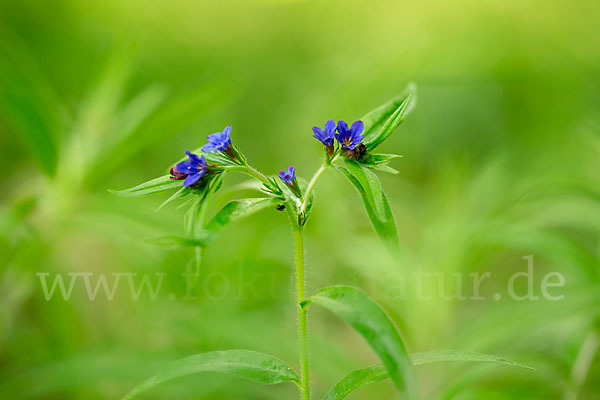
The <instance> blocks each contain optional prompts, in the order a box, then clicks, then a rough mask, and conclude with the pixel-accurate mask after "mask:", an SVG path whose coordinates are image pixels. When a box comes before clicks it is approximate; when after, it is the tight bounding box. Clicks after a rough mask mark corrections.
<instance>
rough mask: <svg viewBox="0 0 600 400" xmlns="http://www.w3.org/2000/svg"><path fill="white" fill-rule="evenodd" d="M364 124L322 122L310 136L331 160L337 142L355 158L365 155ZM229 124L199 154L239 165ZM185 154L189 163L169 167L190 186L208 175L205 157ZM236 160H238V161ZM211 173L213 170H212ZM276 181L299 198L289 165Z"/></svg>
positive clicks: (293, 171)
mask: <svg viewBox="0 0 600 400" xmlns="http://www.w3.org/2000/svg"><path fill="white" fill-rule="evenodd" d="M364 128H365V127H364V124H363V122H362V121H356V122H354V123H353V124H352V126H350V127H348V124H347V123H346V122H345V121H338V123H337V126H336V123H335V121H334V120H329V121H327V122H326V123H325V126H324V128H323V129H321V128H319V127H316V126H315V127H314V128H313V132H314V135H313V137H314V138H316V139H317V140H319V141H320V142H321V143H323V145H324V146H325V148H326V150H327V154H328V155H329V157H332V156H333V154H334V153H335V142H336V141H337V142H338V143H339V145H340V148H341V149H342V150H343V151H345V152H346V155H347V156H348V158H349V159H354V158H359V157H362V156H363V155H364V153H365V152H366V147H365V145H364V144H363V143H362V140H363V139H364V137H365V136H364V135H363V134H362V133H363V130H364ZM230 135H231V125H228V126H227V127H225V129H224V130H223V131H222V132H217V133H213V134H212V135H208V136H207V137H206V138H207V139H208V143H207V144H205V145H204V146H202V152H203V153H217V152H222V153H223V154H225V155H226V156H227V158H229V160H231V161H233V162H235V163H238V164H243V162H244V161H243V157H241V156H239V152H238V151H237V150H236V149H235V146H234V145H233V143H232V141H231V136H230ZM185 154H187V156H188V157H189V160H187V161H182V162H180V163H178V164H177V165H176V166H174V167H173V168H171V179H175V180H183V181H184V182H183V185H184V186H193V185H195V184H196V183H198V181H200V179H201V178H202V177H203V176H204V175H206V173H207V172H209V168H208V167H207V164H206V159H205V157H204V156H203V155H202V156H198V155H197V154H193V153H191V152H190V151H189V150H186V152H185ZM240 159H241V160H242V161H240ZM213 172H214V171H213ZM279 178H280V179H281V180H282V181H283V182H284V183H285V184H286V185H288V186H289V187H290V189H291V190H292V191H293V192H294V193H295V194H296V195H297V196H298V197H301V192H300V186H299V185H298V181H297V180H296V170H295V168H294V167H293V166H290V167H289V168H288V169H287V171H285V170H282V171H280V172H279Z"/></svg>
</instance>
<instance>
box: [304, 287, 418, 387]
mask: <svg viewBox="0 0 600 400" xmlns="http://www.w3.org/2000/svg"><path fill="white" fill-rule="evenodd" d="M309 303H316V304H319V305H321V306H323V307H325V308H327V309H328V310H330V311H332V312H333V313H334V314H336V315H337V316H338V317H340V318H341V319H343V320H344V321H345V322H346V323H348V324H349V325H350V326H351V327H352V328H354V330H356V331H357V332H358V333H359V334H360V335H362V336H363V338H364V339H365V340H366V341H367V342H368V343H369V345H370V346H371V348H372V349H373V350H374V351H375V353H376V354H377V355H378V356H379V358H380V359H381V361H382V362H383V365H384V366H385V369H386V370H387V372H388V374H389V376H390V377H391V379H392V381H393V382H394V384H395V385H396V388H397V389H398V391H399V392H400V393H401V394H404V395H405V396H406V398H409V399H413V398H415V397H416V391H417V386H416V381H415V377H414V374H413V368H412V364H411V361H410V358H409V355H408V353H407V351H406V348H405V347H404V343H403V341H402V338H401V337H400V335H399V334H398V331H397V330H396V327H395V326H394V324H393V323H392V321H391V320H390V319H389V317H388V316H387V315H386V313H385V312H384V311H383V310H382V309H381V308H380V307H379V305H378V304H377V303H375V302H374V301H373V300H372V299H371V298H370V297H369V296H367V294H366V293H364V292H363V291H361V290H359V289H356V288H353V287H349V286H330V287H326V288H324V289H321V290H320V291H319V292H317V293H316V294H315V295H313V296H311V297H310V298H309V299H308V300H306V301H305V302H304V303H303V304H302V306H303V307H305V306H306V305H307V304H309Z"/></svg>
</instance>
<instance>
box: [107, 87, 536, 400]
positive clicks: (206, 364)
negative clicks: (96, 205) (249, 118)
mask: <svg viewBox="0 0 600 400" xmlns="http://www.w3.org/2000/svg"><path fill="white" fill-rule="evenodd" d="M415 101H416V91H415V88H414V86H413V85H410V86H409V87H408V88H407V89H406V90H405V91H404V92H403V93H402V94H400V95H399V96H397V97H395V98H393V99H391V100H390V101H388V102H387V103H385V104H383V105H381V106H380V107H378V108H376V109H374V110H373V111H371V112H369V113H368V114H366V115H365V116H364V117H363V118H361V119H360V120H358V121H356V122H354V123H352V124H351V126H350V127H349V126H348V124H347V123H346V122H345V121H338V122H337V124H336V123H335V121H333V120H329V121H327V122H326V123H325V125H324V128H323V129H321V128H320V127H314V128H313V132H314V137H315V138H316V139H317V140H318V141H319V142H321V144H322V145H323V148H324V160H323V163H322V164H321V166H320V167H319V168H318V169H317V171H316V172H315V173H314V175H313V176H312V178H311V179H310V180H308V181H305V180H303V179H301V178H299V177H297V176H296V169H295V168H294V167H293V166H289V168H288V169H287V170H281V171H280V173H279V176H278V177H277V176H268V175H265V174H263V173H262V172H260V171H258V170H257V169H256V168H254V167H252V166H251V165H250V164H249V163H248V162H247V160H246V158H245V157H244V156H243V154H242V152H241V151H240V150H239V148H238V147H237V146H236V144H235V143H234V141H232V139H231V133H232V127H231V125H229V126H227V127H226V128H225V129H224V130H223V131H222V132H218V133H214V134H212V135H209V136H208V138H207V139H208V143H207V144H205V145H204V146H203V147H202V148H201V150H199V151H195V152H190V151H189V150H188V151H186V155H187V157H188V159H187V160H183V161H180V162H179V163H177V164H176V165H175V166H174V167H172V168H171V170H170V174H169V175H165V176H162V177H160V178H156V179H153V180H151V181H149V182H146V183H143V184H141V185H138V186H136V187H133V188H131V189H127V190H124V191H119V192H115V193H116V194H119V195H122V196H141V195H147V194H152V193H158V192H163V191H167V190H175V189H177V190H176V192H175V193H174V194H173V195H172V196H171V197H169V198H168V199H167V200H166V201H165V202H164V203H163V204H162V205H161V207H162V206H164V205H165V204H167V203H169V202H171V201H174V200H177V199H182V198H189V199H190V202H189V204H190V208H189V211H188V213H187V214H186V218H185V220H186V223H185V226H186V236H185V237H169V238H165V240H167V241H172V242H174V243H178V244H180V245H184V246H193V247H195V248H196V254H197V257H196V259H197V262H198V263H199V262H200V261H199V260H200V253H201V250H202V248H203V247H205V246H206V245H208V244H209V243H210V241H211V240H212V239H213V238H214V237H215V236H216V234H217V233H218V232H219V231H220V230H221V229H222V228H223V227H224V226H225V225H227V224H229V223H231V222H234V221H236V220H239V219H240V218H243V217H246V216H248V215H250V214H253V213H255V212H257V211H260V210H262V209H265V208H268V207H273V208H275V207H276V208H277V209H278V210H287V214H288V216H289V220H290V223H291V226H292V231H293V236H294V244H295V253H296V290H297V297H298V298H297V312H298V335H299V354H300V374H299V375H298V374H297V373H296V372H295V371H294V370H293V369H292V368H291V367H289V366H288V365H287V364H285V363H284V362H283V361H281V360H279V359H277V358H275V357H273V356H271V355H267V354H264V353H258V352H254V351H247V350H229V351H214V352H208V353H202V354H197V355H193V356H190V357H187V358H184V359H182V360H178V361H175V362H173V363H172V364H170V365H169V366H167V367H166V368H165V369H164V370H162V371H160V372H158V373H157V374H156V375H154V376H152V377H150V378H149V379H147V380H146V381H145V382H143V383H141V384H140V385H138V386H137V387H135V388H134V389H133V390H132V391H131V392H130V393H129V394H127V395H126V396H125V399H131V398H134V397H135V396H137V395H138V394H140V393H142V392H144V391H146V390H148V389H150V388H152V387H154V386H156V385H158V384H160V383H162V382H164V381H167V380H170V379H173V378H176V377H179V376H183V375H187V374H191V373H197V372H204V371H216V372H223V373H228V374H232V375H235V376H239V377H243V378H247V379H250V380H252V381H255V382H257V383H262V384H276V383H283V382H292V383H294V384H296V385H297V386H298V388H299V392H300V398H301V399H302V400H309V399H310V398H311V388H310V377H309V375H310V370H309V357H308V354H309V352H308V326H307V325H308V324H307V311H308V307H309V305H310V304H315V305H319V306H322V307H324V308H326V309H328V310H329V311H331V312H333V313H334V314H336V315H337V316H338V317H340V318H341V319H342V320H344V321H345V322H346V323H348V324H349V325H350V326H351V327H352V328H353V329H355V330H356V331H357V332H358V333H359V334H360V335H362V336H363V338H364V339H365V340H366V341H367V343H368V344H369V345H370V346H371V348H372V349H373V351H374V352H375V353H376V354H377V356H378V357H379V358H380V360H381V364H378V365H374V366H371V367H368V368H365V369H362V370H358V371H354V372H352V373H350V374H349V375H347V376H346V377H345V378H343V379H342V380H341V381H339V382H338V383H337V384H336V385H334V386H333V388H332V389H331V390H330V391H329V392H328V393H327V394H326V395H325V396H324V399H326V400H335V399H342V398H345V397H346V396H347V395H348V394H349V393H351V392H352V391H354V390H355V389H357V388H359V387H361V386H363V385H366V384H368V383H372V382H377V381H380V380H383V379H388V378H389V379H390V380H391V381H392V382H393V384H394V385H395V387H396V388H397V391H398V392H399V393H400V394H401V395H402V396H403V398H407V399H414V398H417V383H416V379H415V375H414V366H416V365H421V364H425V363H430V362H439V361H485V362H496V363H500V364H507V365H512V366H517V367H523V368H529V367H527V366H524V365H522V364H518V363H515V362H512V361H508V360H505V359H503V358H499V357H496V356H491V355H485V354H479V353H470V352H460V351H449V350H445V351H430V352H425V353H415V354H409V353H408V351H407V349H406V347H405V344H404V341H403V340H402V337H401V335H400V333H399V332H398V330H397V329H396V327H395V326H394V324H393V323H392V321H391V320H390V318H389V317H388V316H387V314H386V313H385V312H384V311H383V310H382V309H381V308H380V306H379V305H378V304H377V303H376V302H375V301H373V300H372V299H371V298H370V297H368V296H367V294H366V293H364V292H363V291H361V290H359V289H356V288H353V287H348V286H331V287H326V288H324V289H321V290H320V291H318V292H317V293H315V294H313V295H312V296H310V297H306V294H305V289H304V285H305V280H304V268H305V264H304V226H305V224H306V223H307V221H308V220H309V217H310V211H311V208H312V204H313V191H314V189H315V186H316V184H317V182H318V181H319V179H320V178H321V176H322V175H323V174H324V173H325V172H326V171H327V170H329V169H333V170H336V171H338V172H340V173H341V175H343V176H344V177H346V178H347V180H348V181H349V182H350V183H351V184H352V185H354V187H355V188H356V189H357V191H358V193H359V194H360V196H361V197H362V200H363V203H364V206H365V209H366V212H367V215H368V216H369V219H370V220H371V223H372V225H373V227H374V228H375V231H376V233H377V235H378V236H379V237H380V238H381V240H382V241H383V242H384V243H385V245H386V247H387V248H388V249H389V251H390V252H392V253H393V252H396V251H397V248H398V237H397V232H396V226H395V224H394V219H393V216H392V212H391V209H390V206H389V204H388V201H387V198H386V196H385V194H384V192H383V190H382V187H381V184H380V182H379V179H378V178H377V176H376V175H375V173H374V172H373V171H374V170H379V171H384V172H391V173H397V172H398V171H396V170H395V169H393V168H392V167H390V166H389V164H390V162H391V160H393V159H394V158H396V157H398V156H397V155H395V154H378V153H375V150H376V148H377V147H378V146H379V145H380V144H381V143H382V142H383V141H384V140H385V139H386V138H388V137H389V136H390V135H391V134H392V132H393V131H394V130H395V129H396V128H397V127H398V126H399V125H400V124H401V123H402V121H403V120H404V119H405V117H406V115H408V113H409V112H410V111H411V110H412V108H413V106H414V104H415ZM232 172H241V173H245V174H248V175H250V176H251V177H252V178H254V179H255V180H257V181H258V182H260V184H261V185H262V186H261V190H262V192H263V193H264V196H263V197H259V198H244V199H236V200H232V201H230V202H229V203H227V204H226V205H225V206H224V207H223V208H222V209H221V210H220V211H218V212H217V213H216V215H215V216H214V217H213V218H212V219H210V220H208V221H207V220H206V218H205V217H206V216H205V214H206V208H207V204H209V202H210V201H211V198H212V196H213V195H214V193H215V192H217V191H218V190H219V189H220V187H221V184H222V180H223V176H224V175H225V174H227V173H232ZM182 180H183V183H182V182H180V181H182Z"/></svg>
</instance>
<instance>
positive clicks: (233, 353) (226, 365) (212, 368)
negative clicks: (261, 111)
mask: <svg viewBox="0 0 600 400" xmlns="http://www.w3.org/2000/svg"><path fill="white" fill-rule="evenodd" d="M199 372H221V373H224V374H229V375H234V376H238V377H241V378H245V379H248V380H251V381H253V382H256V383H261V384H264V385H273V384H276V383H282V382H294V383H296V384H297V383H298V381H299V379H298V375H297V374H296V373H295V372H294V370H293V369H291V368H290V367H289V366H287V365H286V364H285V363H284V362H283V361H281V360H279V359H277V358H275V357H273V356H270V355H268V354H264V353H258V352H255V351H249V350H227V351H213V352H209V353H202V354H196V355H193V356H190V357H186V358H183V359H181V360H178V361H175V362H173V363H171V364H170V365H168V366H167V367H166V368H165V369H163V370H162V371H160V372H159V373H157V374H156V375H153V376H151V377H150V378H148V379H147V380H145V381H144V382H142V383H141V384H140V385H138V386H136V387H135V388H134V389H133V390H132V391H131V392H129V393H128V394H127V395H126V396H125V397H123V400H129V399H133V398H134V397H136V396H138V395H139V394H140V393H143V392H145V391H147V390H148V389H151V388H153V387H155V386H157V385H160V384H161V383H163V382H166V381H169V380H171V379H175V378H178V377H180V376H185V375H190V374H195V373H199Z"/></svg>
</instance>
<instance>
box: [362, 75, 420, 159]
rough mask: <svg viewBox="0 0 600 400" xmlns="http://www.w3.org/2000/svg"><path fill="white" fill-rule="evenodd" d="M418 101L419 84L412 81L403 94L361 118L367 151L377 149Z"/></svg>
mask: <svg viewBox="0 0 600 400" xmlns="http://www.w3.org/2000/svg"><path fill="white" fill-rule="evenodd" d="M416 101H417V86H416V85H415V84H414V83H411V84H409V85H408V86H407V88H406V89H405V90H404V92H403V93H402V94H400V95H399V96H396V97H394V98H393V99H391V100H389V101H388V102H387V103H385V104H382V105H381V106H379V107H377V108H376V109H374V110H372V111H371V112H369V113H368V114H367V115H365V116H364V117H362V118H361V120H362V121H363V123H364V124H365V130H364V135H365V139H364V140H363V143H364V144H365V145H366V146H367V151H369V152H371V151H373V150H375V148H376V147H377V146H379V145H380V144H381V143H382V142H383V141H384V140H385V139H387V138H388V137H389V136H390V135H391V134H392V133H393V132H394V130H395V129H396V128H397V127H398V125H400V124H401V123H402V122H403V121H404V118H405V117H406V116H407V115H408V113H410V112H411V111H412V109H413V108H414V106H415V104H416Z"/></svg>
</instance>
